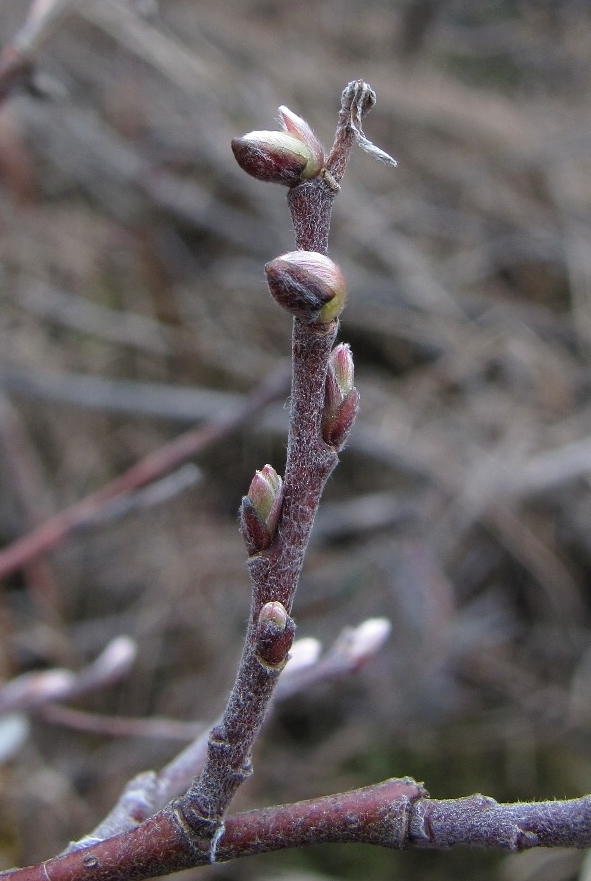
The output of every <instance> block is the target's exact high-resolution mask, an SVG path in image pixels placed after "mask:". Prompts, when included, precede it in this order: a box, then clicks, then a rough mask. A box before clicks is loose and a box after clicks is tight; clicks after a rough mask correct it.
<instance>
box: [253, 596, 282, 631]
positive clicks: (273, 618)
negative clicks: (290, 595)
mask: <svg viewBox="0 0 591 881" xmlns="http://www.w3.org/2000/svg"><path fill="white" fill-rule="evenodd" d="M288 617H289V616H288V614H287V612H286V610H285V606H284V605H283V603H280V602H278V601H277V600H274V601H273V602H272V603H265V605H264V606H263V608H262V609H261V611H260V612H259V618H258V623H259V625H260V626H264V625H266V624H272V625H273V627H274V628H275V629H276V630H277V631H278V632H281V633H282V632H283V631H284V630H285V628H286V627H287V621H288Z"/></svg>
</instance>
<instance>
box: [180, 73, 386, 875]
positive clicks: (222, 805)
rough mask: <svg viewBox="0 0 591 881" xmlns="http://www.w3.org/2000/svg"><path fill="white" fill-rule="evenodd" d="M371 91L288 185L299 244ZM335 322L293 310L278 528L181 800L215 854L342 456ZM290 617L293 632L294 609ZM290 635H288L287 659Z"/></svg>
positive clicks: (335, 182)
mask: <svg viewBox="0 0 591 881" xmlns="http://www.w3.org/2000/svg"><path fill="white" fill-rule="evenodd" d="M368 94H371V95H372V96H373V92H371V90H370V89H369V87H367V86H365V84H359V83H356V84H350V85H349V86H348V87H347V89H345V91H344V92H343V97H342V103H341V113H340V116H339V123H338V126H337V132H336V136H335V143H334V146H333V149H332V152H331V155H330V157H329V159H328V162H327V167H326V169H324V171H323V172H322V173H321V174H320V175H319V176H318V177H317V178H316V179H314V180H313V181H309V182H306V183H301V184H299V185H297V186H295V187H293V188H292V189H291V190H290V191H289V194H288V204H289V208H290V211H291V215H292V220H293V224H294V230H295V237H296V247H297V248H298V250H307V251H316V252H319V253H322V254H326V253H327V250H328V238H329V232H330V218H331V213H332V204H333V201H334V197H335V195H336V193H337V192H338V189H339V180H340V179H341V177H342V175H343V173H344V170H345V166H346V164H347V159H348V156H349V152H350V149H351V146H352V144H353V140H354V128H353V123H354V121H355V120H360V118H361V115H362V113H363V112H365V110H367V109H369V107H370V106H371V105H372V103H373V100H375V96H373V99H372V102H371V103H367V95H368ZM356 102H357V103H356ZM337 331H338V321H336V320H335V321H333V322H331V323H330V324H328V325H322V324H318V325H313V324H305V323H304V322H302V321H300V320H299V319H298V318H295V319H294V324H293V336H292V389H291V412H290V420H289V436H288V446H287V462H286V468H285V476H284V482H283V505H282V512H281V519H280V522H279V527H278V532H277V537H276V539H275V540H274V542H273V544H272V545H271V546H270V547H269V548H268V549H266V550H265V551H260V552H259V553H256V554H254V555H253V556H251V558H250V559H249V561H248V566H249V571H250V577H251V581H252V587H253V593H252V605H251V612H250V619H249V625H248V631H247V635H246V641H245V645H244V650H243V653H242V658H241V661H240V665H239V668H238V671H237V674H236V680H235V683H234V687H233V688H232V691H231V694H230V697H229V699H228V703H227V706H226V709H225V711H224V714H223V717H222V720H221V722H220V724H218V725H216V726H215V728H214V729H213V730H212V732H211V734H210V737H209V742H208V749H207V758H206V761H205V766H204V768H203V771H202V773H201V775H200V777H199V778H197V779H196V780H195V781H194V783H193V785H192V786H191V787H190V789H189V790H188V792H187V794H186V796H184V797H183V798H182V799H180V800H179V801H178V802H177V807H178V810H179V811H180V814H181V816H182V817H183V819H184V821H185V822H186V823H187V824H188V826H189V827H190V829H191V830H192V832H193V834H194V836H195V837H196V839H197V840H199V841H201V842H202V841H204V840H205V841H207V840H209V841H210V842H211V859H212V861H213V860H215V855H216V849H217V843H218V840H219V838H220V837H221V835H222V834H223V828H224V827H223V818H224V814H225V812H226V810H227V808H228V805H229V804H230V801H231V800H232V798H233V796H234V794H235V793H236V791H237V789H238V788H239V786H240V785H241V783H242V782H243V781H244V780H245V779H247V777H249V776H250V774H251V773H252V761H251V750H252V746H253V744H254V741H255V739H256V737H257V735H258V733H259V731H260V729H261V726H262V724H263V720H264V717H265V713H266V711H267V708H268V706H269V703H270V701H271V697H272V695H273V691H274V689H275V686H276V684H277V679H278V677H279V674H280V672H281V667H282V666H283V663H279V664H275V665H269V664H268V663H265V662H264V661H263V660H262V658H261V646H260V644H259V639H260V629H259V628H258V627H257V623H258V619H259V613H260V611H261V609H262V607H263V606H264V605H265V604H266V603H270V602H280V603H281V604H282V605H283V606H284V607H285V609H286V611H287V613H288V614H289V613H290V612H291V609H292V605H293V599H294V595H295V592H296V589H297V586H298V582H299V579H300V574H301V571H302V566H303V562H304V557H305V553H306V548H307V546H308V540H309V537H310V532H311V530H312V526H313V523H314V518H315V515H316V511H317V510H318V505H319V502H320V498H321V495H322V492H323V489H324V486H325V484H326V481H327V479H328V477H329V475H330V474H331V472H332V471H333V469H334V468H335V466H336V464H337V462H338V456H337V453H336V451H335V450H334V449H333V448H331V447H329V446H328V445H327V444H326V443H325V442H324V440H323V439H322V432H321V420H322V414H323V410H324V401H325V386H326V374H327V370H328V361H329V356H330V353H331V351H332V347H333V345H334V341H335V338H336V334H337ZM289 623H290V627H291V630H292V632H293V628H294V625H293V622H292V621H291V619H290V622H289ZM289 644H290V643H289V642H286V643H285V652H284V655H283V661H284V660H286V659H287V652H288V650H289Z"/></svg>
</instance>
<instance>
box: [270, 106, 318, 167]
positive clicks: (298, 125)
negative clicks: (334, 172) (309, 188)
mask: <svg viewBox="0 0 591 881" xmlns="http://www.w3.org/2000/svg"><path fill="white" fill-rule="evenodd" d="M279 116H280V122H281V125H282V127H283V129H284V130H285V131H286V132H289V134H290V135H293V136H294V138H298V140H300V141H302V142H303V143H304V144H305V145H306V146H307V147H308V149H309V150H310V153H311V154H312V162H310V163H309V164H308V166H307V168H306V169H305V171H304V174H302V180H309V179H310V178H312V177H316V175H317V174H318V172H319V171H321V170H322V168H324V163H325V162H326V158H325V156H324V148H323V146H322V144H321V143H320V141H319V140H318V138H317V137H316V135H315V134H314V132H313V131H312V129H311V128H310V126H309V125H308V123H307V122H306V120H305V119H302V117H301V116H297V114H295V113H294V112H293V111H292V110H290V109H289V107H285V106H284V105H282V106H281V107H280V108H279Z"/></svg>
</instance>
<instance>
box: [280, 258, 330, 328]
mask: <svg viewBox="0 0 591 881" xmlns="http://www.w3.org/2000/svg"><path fill="white" fill-rule="evenodd" d="M265 272H266V274H267V284H268V285H269V290H270V291H271V295H272V296H273V298H274V299H275V300H276V301H277V303H279V305H280V306H283V308H284V309H286V310H287V311H288V312H290V313H291V314H292V315H294V316H295V317H296V318H299V319H300V321H303V322H304V323H305V324H324V323H328V322H330V321H332V320H333V319H335V318H337V317H338V316H339V315H340V313H341V311H342V309H343V306H344V303H345V297H346V285H345V279H344V277H343V274H342V272H341V270H340V269H339V267H338V266H337V265H336V263H334V262H333V261H332V260H331V259H330V258H329V257H326V256H325V255H324V254H319V253H317V252H316V251H290V252H288V253H287V254H283V255H282V256H281V257H276V258H275V260H271V262H270V263H267V265H266V266H265Z"/></svg>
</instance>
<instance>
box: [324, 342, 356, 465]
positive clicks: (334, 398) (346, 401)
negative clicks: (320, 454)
mask: <svg viewBox="0 0 591 881" xmlns="http://www.w3.org/2000/svg"><path fill="white" fill-rule="evenodd" d="M353 380H354V365H353V356H352V354H351V349H350V348H349V346H348V345H347V343H340V344H339V345H338V346H336V348H334V349H333V351H332V352H331V354H330V359H329V362H328V371H327V374H326V392H325V398H324V414H323V416H322V437H323V439H324V441H325V442H326V443H327V444H329V446H331V447H337V448H340V447H342V446H343V444H344V443H345V441H346V440H347V436H348V434H349V432H350V430H351V428H352V426H353V423H354V422H355V417H356V416H357V411H358V409H359V392H358V391H357V389H356V388H355V387H354V385H353Z"/></svg>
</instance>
